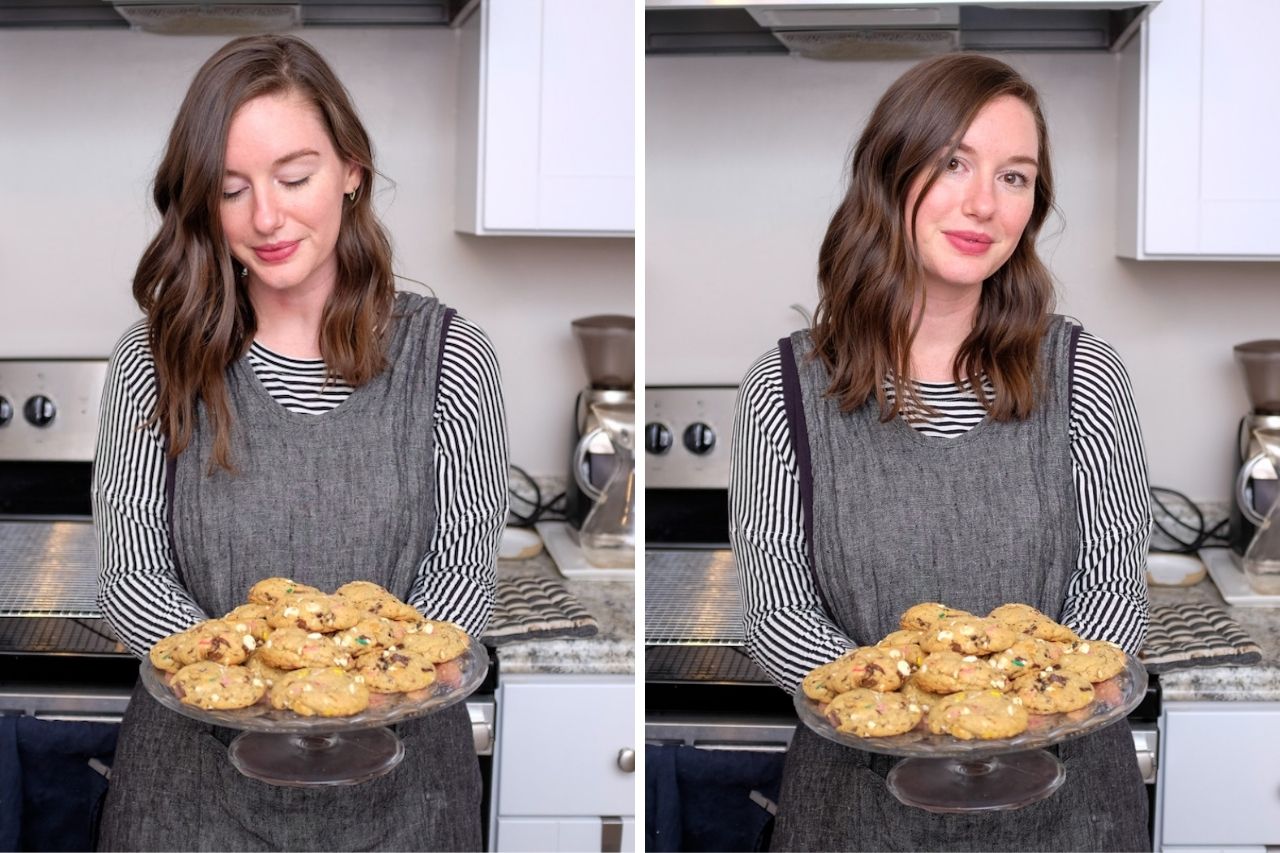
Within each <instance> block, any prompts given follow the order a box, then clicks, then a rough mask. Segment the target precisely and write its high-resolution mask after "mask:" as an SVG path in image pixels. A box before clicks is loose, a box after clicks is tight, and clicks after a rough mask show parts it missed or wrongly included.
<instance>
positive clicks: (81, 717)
mask: <svg viewBox="0 0 1280 853" xmlns="http://www.w3.org/2000/svg"><path fill="white" fill-rule="evenodd" d="M32 716H33V717H35V718H36V719H37V720H49V721H50V722H56V723H113V724H119V723H122V722H124V716H123V715H121V714H110V713H108V714H94V713H84V714H77V713H75V712H74V711H73V712H69V713H61V712H56V711H55V712H53V713H49V714H38V713H37V714H32Z"/></svg>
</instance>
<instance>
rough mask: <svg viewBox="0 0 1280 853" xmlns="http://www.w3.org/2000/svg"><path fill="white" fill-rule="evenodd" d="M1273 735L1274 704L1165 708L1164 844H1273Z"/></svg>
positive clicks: (1279, 785)
mask: <svg viewBox="0 0 1280 853" xmlns="http://www.w3.org/2000/svg"><path fill="white" fill-rule="evenodd" d="M1196 704H1197V705H1200V704H1201V703H1196ZM1278 733H1280V705H1272V704H1254V703H1249V704H1248V705H1240V704H1236V703H1230V702H1215V703H1203V705H1202V707H1186V706H1179V707H1168V708H1166V712H1165V726H1164V744H1165V749H1164V760H1163V761H1162V762H1161V763H1162V765H1163V767H1162V769H1161V772H1160V784H1159V786H1158V789H1157V790H1158V792H1159V795H1160V797H1161V798H1162V800H1163V807H1162V812H1163V820H1162V830H1163V832H1162V838H1163V842H1164V844H1166V845H1170V846H1179V845H1192V846H1233V845H1280V762H1277V760H1276V759H1277V756H1280V748H1278V747H1277V743H1278V742H1280V738H1278V737H1277V735H1278Z"/></svg>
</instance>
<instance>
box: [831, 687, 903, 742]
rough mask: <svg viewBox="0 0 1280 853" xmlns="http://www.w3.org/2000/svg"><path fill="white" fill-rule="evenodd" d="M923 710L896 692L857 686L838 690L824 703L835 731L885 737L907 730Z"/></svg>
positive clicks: (860, 735) (862, 735) (861, 735)
mask: <svg viewBox="0 0 1280 853" xmlns="http://www.w3.org/2000/svg"><path fill="white" fill-rule="evenodd" d="M923 716H924V712H923V711H922V710H921V709H920V707H919V706H918V705H912V704H911V703H910V702H909V701H908V700H907V699H905V698H904V697H902V696H900V695H899V694H897V693H881V692H878V691H875V690H867V689H865V688H857V689H854V690H850V691H849V692H848V693H841V694H840V695H839V696H837V697H836V698H835V699H834V700H832V702H831V704H830V705H828V706H827V710H826V717H827V720H828V721H830V723H831V725H833V726H835V728H836V731H840V732H848V733H849V734H854V735H857V736H858V737H889V736H892V735H900V734H902V733H903V732H909V731H911V730H912V729H914V728H915V727H916V724H917V723H919V722H920V719H921V717H923Z"/></svg>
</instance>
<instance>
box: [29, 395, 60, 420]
mask: <svg viewBox="0 0 1280 853" xmlns="http://www.w3.org/2000/svg"><path fill="white" fill-rule="evenodd" d="M22 414H23V415H24V416H25V417H26V419H27V422H28V423H30V424H31V425H32V426H38V427H43V426H48V425H49V422H50V421H52V420H53V419H54V417H55V416H56V415H57V414H58V409H57V407H56V406H54V405H53V401H52V400H50V399H49V398H48V397H46V396H44V395H43V394H37V395H36V396H34V397H31V398H30V399H28V400H27V404H26V405H25V406H23V407H22Z"/></svg>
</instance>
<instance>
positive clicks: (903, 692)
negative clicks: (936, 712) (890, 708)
mask: <svg viewBox="0 0 1280 853" xmlns="http://www.w3.org/2000/svg"><path fill="white" fill-rule="evenodd" d="M898 695H899V696H901V697H902V698H903V699H906V700H907V702H908V703H909V704H912V705H916V706H918V707H919V708H920V710H921V711H923V712H924V713H926V714H927V713H929V709H931V708H932V707H933V706H934V705H935V704H937V702H938V700H939V699H941V698H942V697H943V696H945V695H946V694H945V693H933V692H931V691H928V690H925V689H924V688H923V687H921V686H920V684H919V682H918V681H916V677H915V676H914V675H913V676H911V677H910V678H908V679H907V680H906V681H904V682H902V686H901V687H899V688H898Z"/></svg>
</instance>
